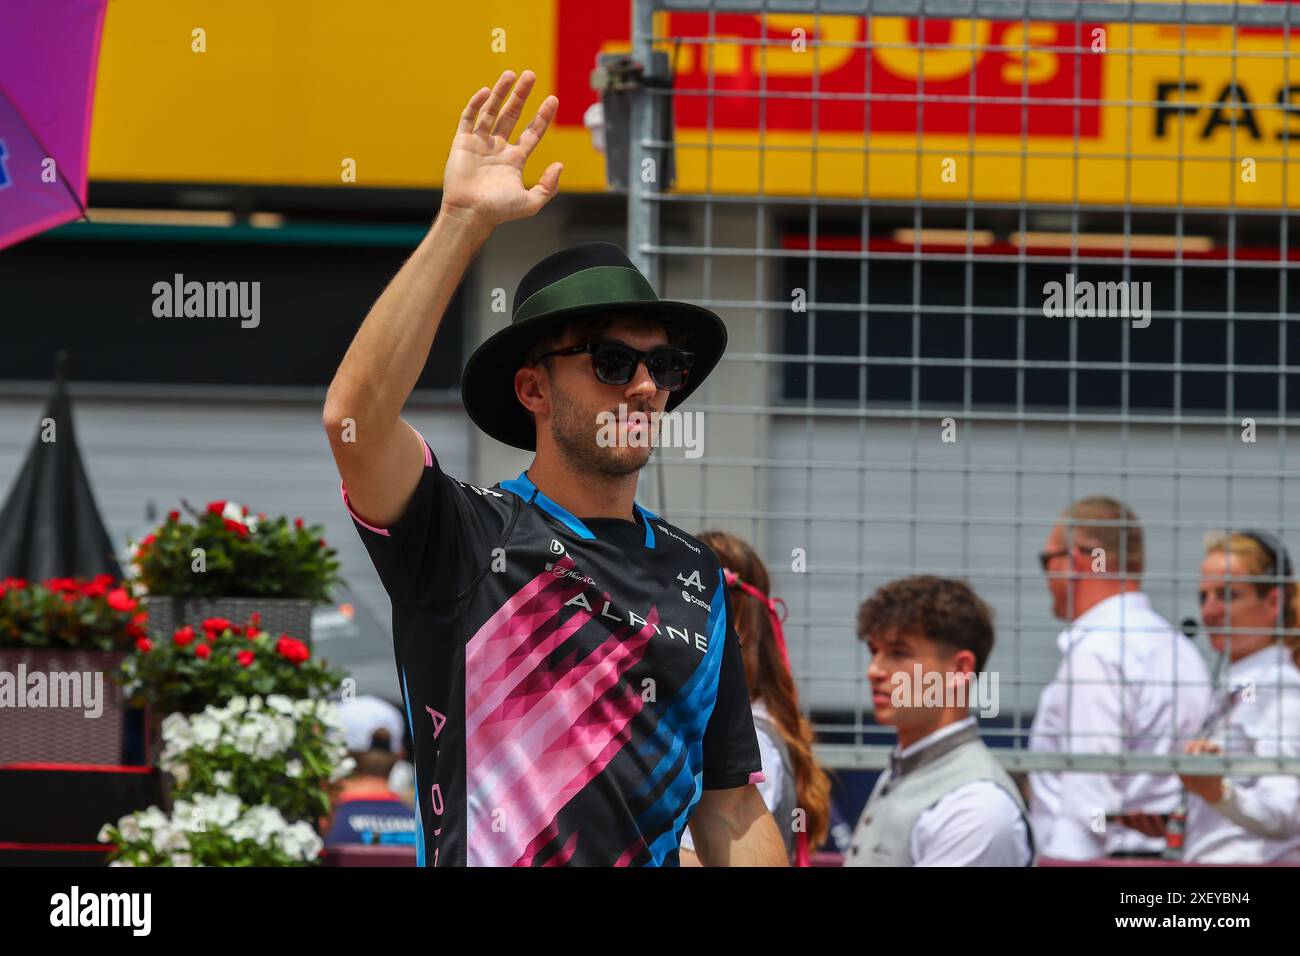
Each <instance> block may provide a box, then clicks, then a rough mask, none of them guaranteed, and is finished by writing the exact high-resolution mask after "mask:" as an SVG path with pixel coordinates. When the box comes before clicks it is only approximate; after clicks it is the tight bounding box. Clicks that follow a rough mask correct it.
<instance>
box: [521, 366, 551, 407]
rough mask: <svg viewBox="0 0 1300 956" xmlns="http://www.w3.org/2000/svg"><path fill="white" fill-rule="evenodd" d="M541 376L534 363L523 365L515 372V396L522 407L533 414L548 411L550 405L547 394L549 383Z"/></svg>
mask: <svg viewBox="0 0 1300 956" xmlns="http://www.w3.org/2000/svg"><path fill="white" fill-rule="evenodd" d="M542 377H543V376H542V373H541V372H539V371H538V366H536V365H528V366H524V367H523V368H521V369H519V370H518V371H516V372H515V397H516V398H517V399H518V400H519V403H520V404H521V405H523V406H524V409H525V410H526V411H529V412H532V413H533V415H534V416H535V415H537V414H538V413H539V412H544V411H548V410H549V407H550V397H549V394H548V386H549V385H550V383H549V382H543V381H542Z"/></svg>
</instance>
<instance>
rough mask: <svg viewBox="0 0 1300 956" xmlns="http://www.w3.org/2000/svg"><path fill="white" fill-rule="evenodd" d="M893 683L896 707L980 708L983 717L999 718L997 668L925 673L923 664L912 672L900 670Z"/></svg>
mask: <svg viewBox="0 0 1300 956" xmlns="http://www.w3.org/2000/svg"><path fill="white" fill-rule="evenodd" d="M889 683H890V685H891V686H892V689H891V690H890V692H889V703H890V706H892V707H894V708H896V709H901V708H911V707H925V708H945V707H957V708H960V709H961V710H968V709H970V708H971V707H978V708H979V712H980V716H981V717H996V716H997V715H998V710H999V709H1000V708H999V704H998V674H997V672H996V671H981V672H980V673H979V675H978V676H977V675H975V674H972V673H970V672H968V671H967V672H961V673H958V672H950V671H925V672H922V670H921V665H920V664H914V665H912V673H910V674H909V673H908V672H907V671H897V672H896V673H895V674H894V675H893V676H892V677H890V678H889Z"/></svg>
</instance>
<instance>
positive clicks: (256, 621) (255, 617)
mask: <svg viewBox="0 0 1300 956" xmlns="http://www.w3.org/2000/svg"><path fill="white" fill-rule="evenodd" d="M261 627H262V612H261V611H254V612H253V613H252V614H250V615H248V633H249V634H252V633H253V632H254V631H256V630H260V629H261Z"/></svg>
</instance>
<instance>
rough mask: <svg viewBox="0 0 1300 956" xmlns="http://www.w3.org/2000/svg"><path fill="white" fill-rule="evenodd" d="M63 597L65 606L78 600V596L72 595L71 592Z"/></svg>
mask: <svg viewBox="0 0 1300 956" xmlns="http://www.w3.org/2000/svg"><path fill="white" fill-rule="evenodd" d="M62 597H63V603H64V604H71V603H72V602H73V601H75V600H77V595H75V594H72V593H70V592H69V593H66V594H64V595H63V596H62Z"/></svg>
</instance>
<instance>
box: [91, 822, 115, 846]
mask: <svg viewBox="0 0 1300 956" xmlns="http://www.w3.org/2000/svg"><path fill="white" fill-rule="evenodd" d="M112 829H113V827H112V825H111V824H108V823H105V824H104V825H103V826H102V827H100V828H99V836H97V837H95V839H96V840H98V841H99V842H100V843H107V842H109V841H110V840H111V839H113V837H112V834H111V832H110V831H111V830H112Z"/></svg>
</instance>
